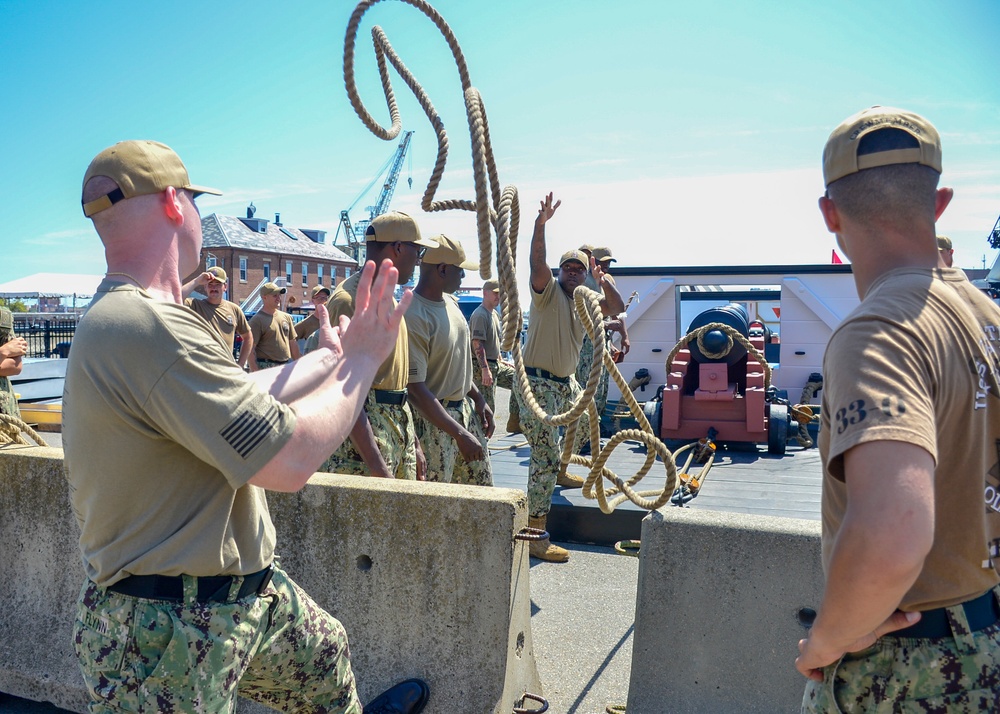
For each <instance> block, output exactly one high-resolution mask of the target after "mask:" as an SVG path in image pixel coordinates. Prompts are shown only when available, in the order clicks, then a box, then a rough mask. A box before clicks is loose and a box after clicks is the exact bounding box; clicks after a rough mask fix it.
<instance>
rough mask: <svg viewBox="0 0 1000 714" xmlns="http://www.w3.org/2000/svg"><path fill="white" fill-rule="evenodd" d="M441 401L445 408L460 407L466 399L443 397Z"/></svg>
mask: <svg viewBox="0 0 1000 714" xmlns="http://www.w3.org/2000/svg"><path fill="white" fill-rule="evenodd" d="M439 401H440V402H441V406H442V407H444V408H445V409H458V408H459V407H460V406H462V405H463V404H464V403H465V400H464V399H441V400H439Z"/></svg>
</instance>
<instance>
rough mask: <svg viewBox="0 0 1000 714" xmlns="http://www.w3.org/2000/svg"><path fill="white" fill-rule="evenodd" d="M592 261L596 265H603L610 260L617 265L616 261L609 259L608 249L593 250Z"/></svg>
mask: <svg viewBox="0 0 1000 714" xmlns="http://www.w3.org/2000/svg"><path fill="white" fill-rule="evenodd" d="M594 260H596V261H597V262H598V263H603V262H605V261H607V260H610V261H611V262H612V263H617V262H618V259H617V258H613V257H611V249H610V248H594Z"/></svg>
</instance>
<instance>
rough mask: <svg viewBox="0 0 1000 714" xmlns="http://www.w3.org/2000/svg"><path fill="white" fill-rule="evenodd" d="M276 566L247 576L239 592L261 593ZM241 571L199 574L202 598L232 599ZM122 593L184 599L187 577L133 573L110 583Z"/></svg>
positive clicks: (150, 598)
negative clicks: (232, 592)
mask: <svg viewBox="0 0 1000 714" xmlns="http://www.w3.org/2000/svg"><path fill="white" fill-rule="evenodd" d="M273 573H274V566H272V565H269V566H267V567H266V568H264V569H263V570H260V571H258V572H256V573H251V574H250V575H245V576H243V584H242V585H240V591H239V593H237V595H236V600H242V599H243V598H245V597H247V596H248V595H253V594H257V595H261V594H263V592H264V590H265V589H266V588H267V585H268V583H270V582H271V575H272V574H273ZM238 577H239V576H238V575H214V576H212V577H207V578H197V583H198V602H229V601H230V598H229V591H230V589H231V588H232V585H233V580H235V579H236V578H238ZM108 590H113V591H114V592H116V593H121V594H122V595H129V596H131V597H140V598H143V599H146V600H175V601H177V602H181V601H183V600H184V579H183V578H182V577H181V576H179V575H174V576H169V575H131V576H129V577H127V578H123V579H121V580H119V581H118V582H117V583H115V584H114V585H111V586H109V587H108Z"/></svg>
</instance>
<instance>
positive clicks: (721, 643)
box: [628, 507, 823, 714]
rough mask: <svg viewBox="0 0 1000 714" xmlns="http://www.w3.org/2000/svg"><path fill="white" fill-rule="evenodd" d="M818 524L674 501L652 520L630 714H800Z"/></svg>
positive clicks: (816, 587)
mask: <svg viewBox="0 0 1000 714" xmlns="http://www.w3.org/2000/svg"><path fill="white" fill-rule="evenodd" d="M822 593H823V571H822V566H821V563H820V524H819V523H818V522H815V521H804V520H795V519H790V518H768V517H764V516H751V515H743V514H736V513H720V512H714V511H695V510H689V509H681V508H674V507H666V508H664V509H662V510H661V511H656V512H653V513H650V514H649V515H648V516H647V517H646V518H645V519H644V521H643V524H642V548H641V551H640V562H639V587H638V596H637V598H636V609H635V613H636V615H635V641H634V642H633V644H632V673H631V679H630V682H629V697H628V714H663V713H664V712H685V713H690V714H696V713H700V712H704V713H705V714H726V713H728V712H732V713H733V714H737V713H738V714H751V713H754V712H760V713H761V714H778V713H780V712H798V711H799V708H800V705H801V702H802V692H803V690H804V688H805V679H804V678H803V677H802V676H801V675H800V674H799V673H798V672H797V671H796V669H795V664H794V662H795V657H796V655H797V654H798V646H797V643H798V641H799V640H800V639H801V638H802V636H803V634H804V630H803V629H802V628H801V627H800V625H799V624H798V617H797V613H798V610H799V608H801V607H803V606H806V607H812V608H816V607H818V606H819V602H820V598H821V596H822Z"/></svg>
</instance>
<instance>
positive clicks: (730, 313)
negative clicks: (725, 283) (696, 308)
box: [688, 303, 750, 365]
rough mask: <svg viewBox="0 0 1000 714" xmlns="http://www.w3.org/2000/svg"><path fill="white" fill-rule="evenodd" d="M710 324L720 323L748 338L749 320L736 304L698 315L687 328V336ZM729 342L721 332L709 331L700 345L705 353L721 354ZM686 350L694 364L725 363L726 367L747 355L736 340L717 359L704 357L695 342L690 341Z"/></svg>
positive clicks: (741, 307)
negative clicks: (726, 351)
mask: <svg viewBox="0 0 1000 714" xmlns="http://www.w3.org/2000/svg"><path fill="white" fill-rule="evenodd" d="M712 322H721V323H722V324H723V325H726V326H728V327H730V328H732V329H733V330H735V331H736V332H738V333H740V334H741V335H743V337H749V335H750V318H749V316H748V315H747V312H746V310H744V309H743V306H742V305H738V304H736V303H730V304H728V305H723V306H722V307H710V308H709V309H707V310H705V311H704V312H702V313H700V314H699V315H698V316H697V317H695V318H694V319H693V320H692V321H691V326H690V327H688V334H690V333H692V332H694V331H695V330H697V329H699V328H701V327H704V326H705V325H708V324H709V323H712ZM729 340H730V338H729V336H728V335H726V333H725V332H723V331H722V330H710V331H709V332H706V333H705V334H704V335H703V336H702V344H704V346H705V351H707V352H709V353H719V352H722V351H723V350H724V349H725V348H726V345H727V344H728V343H729ZM688 349H690V350H691V356H692V357H693V358H694V360H695V362H699V363H705V362H725V363H726V364H727V365H734V364H736V363H737V362H739V361H740V360H741V359H743V358H744V357H745V356H746V354H747V350H746V347H744V346H743V345H742V344H740V343H739V342H737V341H736V340H733V344H732V347H731V348H730V350H729V352H728V353H727V354H725V355H724V356H722V357H718V358H712V357H708V356H706V355H705V353H704V352H703V351H702V349H701V348H700V347H699V346H698V343H697V341H695V340H692V341H691V343H690V344H689V345H688Z"/></svg>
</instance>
